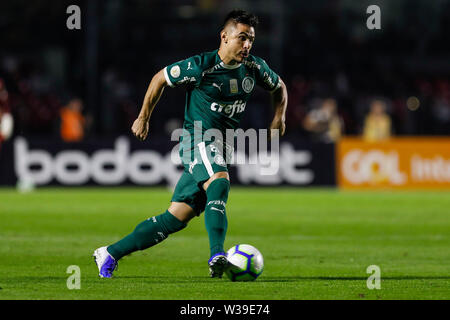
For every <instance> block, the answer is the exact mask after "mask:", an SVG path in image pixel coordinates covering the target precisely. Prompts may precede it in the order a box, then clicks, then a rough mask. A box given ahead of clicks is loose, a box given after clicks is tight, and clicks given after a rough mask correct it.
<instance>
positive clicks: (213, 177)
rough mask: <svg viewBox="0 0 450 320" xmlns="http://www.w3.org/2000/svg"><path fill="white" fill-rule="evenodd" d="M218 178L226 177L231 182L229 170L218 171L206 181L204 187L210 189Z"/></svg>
mask: <svg viewBox="0 0 450 320" xmlns="http://www.w3.org/2000/svg"><path fill="white" fill-rule="evenodd" d="M218 179H226V180H228V182H230V176H229V175H228V172H227V171H221V172H216V173H215V174H214V175H212V176H211V178H209V179H208V181H206V182H205V183H204V184H203V189H204V190H208V188H209V186H210V185H211V183H213V181H216V180H218Z"/></svg>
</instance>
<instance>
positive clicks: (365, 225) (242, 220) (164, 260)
mask: <svg viewBox="0 0 450 320" xmlns="http://www.w3.org/2000/svg"><path fill="white" fill-rule="evenodd" d="M170 196H171V192H170V191H168V190H166V189H161V188H159V189H155V188H124V189H121V188H110V189H97V188H85V189H77V188H67V189H57V188H54V189H52V188H48V189H38V190H37V191H35V192H32V193H28V194H20V193H17V192H16V191H15V190H13V189H0V287H1V289H0V299H167V300H173V299H206V300H211V299H276V300H278V299H283V300H285V299H296V300H297V299H449V298H450V195H449V193H448V192H447V193H446V192H395V193H394V192H342V191H336V190H328V189H324V190H320V189H291V188H277V189H251V188H237V187H232V189H231V192H230V197H229V201H228V205H227V215H228V222H229V225H228V234H227V239H226V243H225V247H226V248H229V247H231V246H232V245H235V244H238V243H249V244H252V245H254V246H255V247H257V248H258V249H259V250H260V251H261V252H262V254H263V256H264V259H265V269H264V272H263V273H262V275H261V276H260V278H258V279H257V280H256V281H255V282H251V283H233V282H230V281H229V280H228V279H226V278H225V277H224V279H210V278H208V268H207V264H206V262H207V259H208V254H209V248H208V240H207V234H206V230H205V228H204V221H203V215H202V216H201V217H200V218H196V219H194V220H192V221H191V223H190V225H189V226H188V228H186V229H185V230H183V231H181V232H179V233H176V234H173V235H171V236H170V237H169V239H167V240H165V241H164V242H162V243H160V244H159V245H157V246H155V247H152V248H150V249H147V250H145V251H140V252H136V253H134V254H132V255H130V256H128V257H125V258H124V259H122V260H121V261H120V262H119V270H118V271H116V272H115V278H114V279H100V278H98V276H97V274H98V269H97V267H96V265H95V263H94V261H93V258H92V256H91V255H92V252H93V251H94V249H96V248H97V247H100V246H103V245H107V244H110V243H113V242H115V241H117V240H119V239H120V238H121V237H123V236H125V235H127V234H128V233H130V232H131V231H132V230H133V229H134V227H135V226H136V225H137V224H138V223H140V222H141V221H143V220H144V219H146V218H148V217H150V216H153V215H156V214H159V213H162V212H164V211H165V209H166V208H167V206H168V204H169V200H170ZM71 265H77V266H79V267H80V270H81V289H79V290H69V289H68V288H67V285H66V282H67V279H68V277H69V276H70V274H68V273H66V270H67V268H68V267H69V266H71ZM370 265H377V266H379V267H380V270H381V289H379V290H377V289H374V290H369V289H368V288H367V278H368V277H369V276H370V274H368V273H366V270H367V267H368V266H370Z"/></svg>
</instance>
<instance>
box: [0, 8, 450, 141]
mask: <svg viewBox="0 0 450 320" xmlns="http://www.w3.org/2000/svg"><path fill="white" fill-rule="evenodd" d="M71 4H76V5H79V6H80V8H81V30H68V29H67V27H66V20H67V18H68V17H69V14H67V13H66V8H67V7H68V6H69V5H71ZM372 4H376V5H378V6H380V8H381V30H368V29H367V27H366V20H367V18H368V16H369V14H367V13H366V9H367V7H368V6H369V5H372ZM233 8H242V9H245V10H248V11H251V12H253V13H255V14H257V15H258V16H259V18H260V26H259V28H258V29H257V30H256V42H255V44H254V47H253V49H252V53H253V54H254V55H258V56H261V57H262V58H264V59H265V60H266V61H267V62H268V64H269V65H270V66H271V68H272V69H274V70H275V71H276V72H277V73H279V74H280V75H281V77H282V78H283V80H284V81H285V83H286V85H287V87H288V92H289V105H288V117H287V134H288V135H289V136H291V137H295V138H296V139H299V140H302V139H307V134H306V133H305V131H304V130H303V128H302V126H301V121H302V119H303V118H304V116H305V114H306V112H307V111H308V110H309V109H310V108H311V107H313V106H314V104H315V103H316V101H317V99H318V98H322V97H329V96H333V97H336V99H337V101H338V108H339V113H340V114H341V116H342V118H343V119H344V123H345V132H344V133H345V134H346V135H358V134H360V133H361V130H362V124H363V119H364V116H365V114H366V113H367V110H368V103H369V101H370V99H372V98H374V97H381V98H383V99H385V100H386V101H387V102H388V112H389V114H390V115H391V117H392V121H393V130H394V134H395V135H449V134H450V82H449V74H450V42H449V34H450V1H447V0H433V1H427V0H408V1H406V0H390V1H387V0H384V1H381V0H373V1H361V0H353V1H352V0H346V1H344V0H334V1H333V0H316V1H300V0H295V1H294V0H293V1H278V0H272V1H225V0H198V1H188V0H177V1H174V0H155V1H139V0H128V1H125V0H105V1H99V0H89V1H49V0H36V1H26V0H17V1H2V2H0V78H2V79H3V80H4V81H5V84H6V88H7V90H8V93H9V109H10V111H11V112H12V114H13V116H14V120H15V129H14V135H16V136H17V135H22V136H25V137H31V136H32V137H37V136H39V137H40V136H42V137H50V136H51V137H58V135H59V132H58V125H59V110H60V109H61V107H62V106H64V105H65V103H67V101H68V100H69V99H71V98H73V97H80V98H81V99H82V100H83V102H84V106H85V109H84V113H85V114H86V115H90V116H91V117H92V124H91V125H90V126H89V128H88V132H87V136H88V137H93V136H95V137H98V136H101V137H110V136H117V135H120V134H129V131H130V126H131V124H132V122H133V120H134V119H135V117H136V116H137V114H138V112H139V109H140V107H141V104H142V100H143V97H144V94H145V91H146V88H147V86H148V84H149V82H150V80H151V78H152V76H153V74H154V73H156V72H157V71H159V70H160V69H161V68H163V67H164V66H166V65H167V64H170V63H173V62H175V61H178V60H181V59H184V58H186V57H189V56H191V55H194V54H197V53H200V52H203V51H211V50H214V49H216V48H218V46H219V32H220V29H221V26H222V22H223V18H224V17H225V15H226V14H227V13H228V12H229V11H230V10H231V9H233ZM409 97H417V98H418V99H419V101H420V106H419V108H418V109H416V110H410V109H408V108H407V106H406V101H407V99H408V98H409ZM183 113H184V91H183V89H180V88H177V89H171V88H167V89H166V91H165V92H164V95H163V97H162V98H161V100H160V103H159V105H158V106H157V108H156V110H155V112H154V115H153V117H152V119H151V132H150V134H151V135H167V134H169V133H170V132H171V131H172V130H173V129H174V128H178V127H181V124H182V119H183ZM271 116H272V114H271V106H270V100H269V96H268V94H266V93H265V92H262V91H257V92H256V93H255V94H254V96H253V97H252V99H251V100H250V101H249V103H248V104H247V108H246V114H245V118H244V120H243V122H242V127H243V128H248V127H255V128H265V127H267V126H268V124H269V122H270V120H271Z"/></svg>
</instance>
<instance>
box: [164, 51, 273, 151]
mask: <svg viewBox="0 0 450 320" xmlns="http://www.w3.org/2000/svg"><path fill="white" fill-rule="evenodd" d="M164 76H165V78H166V81H167V83H168V85H169V86H171V87H176V86H179V85H185V86H186V89H187V94H186V106H185V119H184V124H183V129H184V130H186V132H188V133H189V134H190V136H191V137H194V130H195V126H197V127H198V124H199V123H200V124H201V132H202V134H203V133H204V132H205V131H206V130H208V129H217V130H219V131H220V132H221V133H222V135H223V137H225V136H226V130H227V129H233V130H234V129H237V127H238V125H239V122H240V120H241V118H242V115H243V112H244V110H245V105H246V103H247V101H248V99H249V98H250V95H251V94H252V92H253V90H254V86H255V84H257V85H259V86H261V87H262V88H263V89H265V90H267V91H271V92H272V91H275V90H276V89H278V88H279V87H280V78H279V76H278V75H277V74H276V73H275V72H273V71H272V70H271V69H270V68H269V67H268V65H267V63H266V62H265V61H264V60H263V59H261V58H259V57H256V56H252V55H249V57H248V58H247V59H246V60H244V61H243V62H242V63H238V64H236V65H227V64H225V63H224V62H223V61H222V60H221V59H220V57H219V55H218V50H215V51H212V52H205V53H201V54H199V55H196V56H193V57H190V58H188V59H186V60H182V61H178V62H176V63H174V64H171V65H169V66H167V67H166V68H164ZM198 129H199V128H197V130H198ZM183 136H184V135H183ZM182 140H183V137H181V139H180V142H181V148H182V149H185V150H187V149H188V148H193V147H194V141H193V140H194V139H193V138H192V139H190V143H182ZM180 151H181V150H180Z"/></svg>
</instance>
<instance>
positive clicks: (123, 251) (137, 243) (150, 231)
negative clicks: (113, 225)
mask: <svg viewBox="0 0 450 320" xmlns="http://www.w3.org/2000/svg"><path fill="white" fill-rule="evenodd" d="M184 227H186V223H184V222H182V221H180V220H178V219H177V218H176V217H175V216H174V215H172V214H171V213H170V212H169V211H166V212H164V213H163V214H160V215H159V216H155V217H151V218H148V219H147V220H145V221H143V222H141V223H140V224H138V225H137V226H136V228H135V229H134V231H133V232H132V233H130V234H129V235H127V236H126V237H125V238H123V239H122V240H119V241H117V242H116V243H114V244H112V245H110V246H108V248H107V250H108V252H109V254H110V255H111V256H112V257H113V258H114V259H115V260H116V261H117V260H119V259H120V258H122V257H123V256H126V255H127V254H130V253H132V252H134V251H138V250H144V249H147V248H149V247H151V246H154V245H155V244H157V243H159V242H161V241H163V240H164V239H166V238H167V237H168V236H169V234H171V233H174V232H177V231H179V230H181V229H183V228H184Z"/></svg>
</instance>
